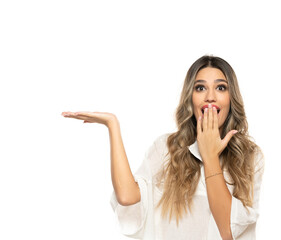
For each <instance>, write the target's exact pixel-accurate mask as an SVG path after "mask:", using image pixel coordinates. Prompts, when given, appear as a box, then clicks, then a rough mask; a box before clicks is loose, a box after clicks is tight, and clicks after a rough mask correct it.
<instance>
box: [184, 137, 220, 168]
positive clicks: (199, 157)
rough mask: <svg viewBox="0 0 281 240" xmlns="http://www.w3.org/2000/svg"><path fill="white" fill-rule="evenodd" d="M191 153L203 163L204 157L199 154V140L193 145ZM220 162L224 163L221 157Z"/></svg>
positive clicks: (190, 149)
mask: <svg viewBox="0 0 281 240" xmlns="http://www.w3.org/2000/svg"><path fill="white" fill-rule="evenodd" d="M188 148H189V151H190V152H191V153H192V155H193V156H195V157H196V158H198V159H199V160H200V161H201V162H203V160H202V157H201V155H200V152H199V148H198V144H197V139H196V140H195V142H194V143H193V144H191V145H190V146H189V147H188ZM219 161H220V163H222V158H221V156H220V157H219Z"/></svg>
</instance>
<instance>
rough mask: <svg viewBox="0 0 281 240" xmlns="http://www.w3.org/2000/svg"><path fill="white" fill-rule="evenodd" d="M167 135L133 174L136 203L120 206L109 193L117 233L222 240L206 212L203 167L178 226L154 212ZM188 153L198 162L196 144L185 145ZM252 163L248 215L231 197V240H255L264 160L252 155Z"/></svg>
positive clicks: (164, 239)
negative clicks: (190, 204) (137, 192)
mask: <svg viewBox="0 0 281 240" xmlns="http://www.w3.org/2000/svg"><path fill="white" fill-rule="evenodd" d="M168 136H169V133H166V134H163V135H161V136H159V137H157V138H156V140H155V141H154V142H153V144H152V145H151V146H150V148H149V149H148V150H147V151H146V154H145V157H144V160H143V162H142V164H141V166H140V167H139V169H138V170H137V171H136V173H135V174H134V178H135V181H136V182H138V184H139V188H140V193H141V200H140V202H138V203H136V204H133V205H130V206H122V205H120V204H119V203H118V202H117V199H116V195H115V192H114V191H113V194H112V197H111V200H110V203H111V206H112V208H113V210H114V212H115V214H116V216H117V221H118V222H119V226H120V230H121V232H122V233H123V234H124V235H125V236H127V237H131V238H135V239H145V240H153V239H156V240H219V239H222V238H221V236H220V233H219V230H218V227H217V225H216V222H215V220H214V218H213V215H212V213H211V211H210V207H209V203H208V196H207V189H206V185H205V173H204V167H203V164H202V167H201V178H200V181H199V183H198V186H197V190H196V192H195V195H194V197H193V208H192V214H190V212H188V213H187V214H186V215H185V216H184V217H183V218H182V219H180V222H179V226H178V227H177V225H176V220H175V219H174V218H172V220H171V222H170V223H169V220H168V218H167V219H162V218H161V206H160V207H159V208H157V209H156V208H155V209H154V207H155V206H156V205H157V203H158V201H159V199H160V198H161V196H162V193H163V180H162V181H159V179H158V177H159V175H158V174H157V173H158V172H159V170H160V168H162V169H163V167H164V164H163V162H164V156H165V154H166V153H167V152H168V148H167V146H166V140H167V137H168ZM189 151H190V152H191V153H192V154H193V155H194V156H195V157H196V158H198V159H199V160H201V161H202V159H201V156H200V153H199V150H198V145H197V141H195V142H194V143H193V144H192V145H190V146H189ZM220 161H221V158H220ZM255 162H256V167H255V169H256V172H255V178H254V204H253V207H252V208H250V207H249V208H248V209H249V210H250V212H249V214H248V212H247V210H246V209H245V208H244V206H243V204H242V202H241V201H240V200H239V199H237V198H235V197H233V196H232V203H231V219H230V226H231V231H232V237H233V239H237V240H253V239H256V235H255V229H256V222H257V219H258V216H259V211H258V204H259V195H260V187H261V183H262V175H263V172H264V158H263V157H262V156H261V155H259V156H256V158H255ZM223 175H224V178H225V179H226V180H227V181H228V182H231V177H230V175H229V174H228V172H227V171H226V170H224V171H223ZM227 187H228V189H229V191H230V193H231V195H232V193H233V186H232V185H228V184H227Z"/></svg>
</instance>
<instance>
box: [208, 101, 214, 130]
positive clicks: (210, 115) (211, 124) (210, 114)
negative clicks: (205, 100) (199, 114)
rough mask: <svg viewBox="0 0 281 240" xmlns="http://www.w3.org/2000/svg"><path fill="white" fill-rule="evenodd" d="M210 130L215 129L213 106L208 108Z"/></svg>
mask: <svg viewBox="0 0 281 240" xmlns="http://www.w3.org/2000/svg"><path fill="white" fill-rule="evenodd" d="M208 108H209V109H208V128H209V129H213V109H212V105H211V104H209V107H208Z"/></svg>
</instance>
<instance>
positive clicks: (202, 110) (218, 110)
mask: <svg viewBox="0 0 281 240" xmlns="http://www.w3.org/2000/svg"><path fill="white" fill-rule="evenodd" d="M201 112H202V114H203V115H204V109H203V108H202V109H201ZM219 112H220V109H217V113H218V114H219Z"/></svg>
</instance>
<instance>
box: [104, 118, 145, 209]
mask: <svg viewBox="0 0 281 240" xmlns="http://www.w3.org/2000/svg"><path fill="white" fill-rule="evenodd" d="M108 131H109V137H110V157H111V180H112V184H113V188H114V191H115V194H116V197H117V200H118V202H119V203H120V204H122V205H130V204H133V203H135V202H138V201H139V200H140V191H139V188H138V184H137V183H136V182H135V180H134V177H133V174H132V172H131V169H130V165H129V162H128V159H127V155H126V152H125V148H124V145H123V140H122V136H121V130H120V124H119V121H118V119H116V120H114V121H111V122H110V124H108Z"/></svg>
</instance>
